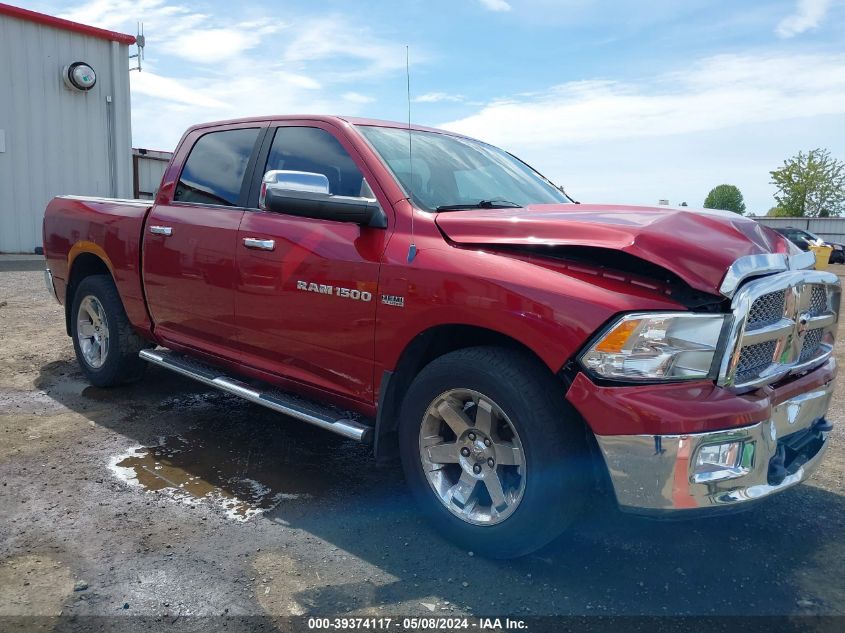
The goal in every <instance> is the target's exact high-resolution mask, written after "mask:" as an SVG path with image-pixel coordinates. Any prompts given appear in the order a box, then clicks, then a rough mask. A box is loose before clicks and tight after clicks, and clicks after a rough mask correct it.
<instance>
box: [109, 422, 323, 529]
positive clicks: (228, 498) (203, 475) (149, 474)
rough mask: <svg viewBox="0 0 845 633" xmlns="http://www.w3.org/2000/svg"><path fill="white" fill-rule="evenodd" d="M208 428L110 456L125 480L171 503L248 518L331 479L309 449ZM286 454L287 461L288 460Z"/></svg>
mask: <svg viewBox="0 0 845 633" xmlns="http://www.w3.org/2000/svg"><path fill="white" fill-rule="evenodd" d="M231 431H232V429H231V427H230V429H229V432H227V430H220V429H218V430H217V431H216V432H215V431H213V430H210V429H208V428H206V429H204V430H198V429H193V430H189V431H186V432H185V433H183V434H180V435H173V436H169V437H163V438H160V440H159V443H158V444H156V445H154V446H139V447H136V448H133V449H130V450H129V451H128V452H126V453H123V454H121V455H118V456H116V457H114V458H112V460H111V462H110V464H109V467H110V469H111V470H112V472H113V473H114V474H115V475H117V476H118V477H119V478H120V479H122V480H123V481H125V482H127V483H129V484H131V485H134V486H139V487H141V488H143V489H144V490H146V491H148V492H153V493H158V494H161V495H164V496H165V497H167V498H169V499H172V500H174V501H178V502H182V503H189V504H208V505H211V506H215V507H218V508H220V509H222V510H223V511H224V513H225V514H226V516H227V517H228V518H231V519H234V520H238V521H246V520H248V519H250V518H251V517H253V516H255V515H256V514H260V513H263V512H266V511H267V510H271V509H273V508H275V507H276V506H278V505H279V504H280V503H282V502H283V501H289V500H295V499H300V498H306V497H310V496H313V495H314V494H319V493H320V492H322V491H323V490H324V489H325V488H326V486H328V485H329V483H330V480H329V478H328V476H327V475H326V474H325V473H323V474H321V473H320V472H319V471H317V470H315V469H314V468H313V466H311V462H310V459H309V456H308V451H302V452H298V451H297V452H293V453H292V452H291V451H290V446H289V445H288V446H287V449H288V450H287V451H280V450H279V448H280V447H278V446H276V441H275V440H276V439H277V438H275V437H274V434H272V433H271V434H269V437H268V436H267V435H268V434H264V437H261V435H262V434H261V433H252V434H250V435H248V436H247V437H244V435H245V433H243V432H231ZM286 458H287V459H286Z"/></svg>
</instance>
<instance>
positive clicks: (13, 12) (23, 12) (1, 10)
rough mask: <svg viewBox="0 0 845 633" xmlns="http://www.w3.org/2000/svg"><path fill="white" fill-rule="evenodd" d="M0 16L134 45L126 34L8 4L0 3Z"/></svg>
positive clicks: (132, 36)
mask: <svg viewBox="0 0 845 633" xmlns="http://www.w3.org/2000/svg"><path fill="white" fill-rule="evenodd" d="M0 15H9V16H11V17H13V18H18V19H21V20H26V21H28V22H35V23H36V24H44V25H46V26H52V27H53V28H56V29H62V30H64V31H74V32H76V33H82V34H83V35H90V36H91V37H99V38H100V39H103V40H110V41H112V42H120V43H121V44H134V43H135V36H134V35H127V34H126V33H118V32H117V31H109V30H107V29H98V28H97V27H95V26H88V25H87V24H80V23H79V22H71V21H70V20H65V19H63V18H57V17H55V16H52V15H47V14H45V13H38V12H37V11H30V10H29V9H22V8H21V7H13V6H12V5H10V4H3V3H2V2H0Z"/></svg>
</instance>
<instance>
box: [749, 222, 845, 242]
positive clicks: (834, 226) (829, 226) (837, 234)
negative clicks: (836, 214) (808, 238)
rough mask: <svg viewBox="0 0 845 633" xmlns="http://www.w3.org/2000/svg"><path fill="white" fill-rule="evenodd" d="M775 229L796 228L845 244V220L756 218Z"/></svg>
mask: <svg viewBox="0 0 845 633" xmlns="http://www.w3.org/2000/svg"><path fill="white" fill-rule="evenodd" d="M754 219H755V220H757V221H758V222H759V223H760V224H765V225H766V226H770V227H772V228H773V229H779V228H786V227H787V226H794V227H795V228H796V229H804V230H805V231H809V232H810V233H815V234H816V235H818V236H819V237H821V238H824V239H826V240H830V241H831V242H836V243H838V244H845V218H754Z"/></svg>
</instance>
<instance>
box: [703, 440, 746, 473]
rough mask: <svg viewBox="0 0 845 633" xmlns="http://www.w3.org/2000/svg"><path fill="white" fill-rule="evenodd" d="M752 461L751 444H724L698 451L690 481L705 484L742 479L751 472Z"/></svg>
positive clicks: (704, 447) (741, 442) (739, 442)
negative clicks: (735, 478)
mask: <svg viewBox="0 0 845 633" xmlns="http://www.w3.org/2000/svg"><path fill="white" fill-rule="evenodd" d="M753 461H754V443H753V442H744V441H736V442H725V443H724V444H710V445H709V446H702V447H701V448H700V449H698V455H697V456H696V459H695V467H694V469H693V474H692V480H693V481H694V482H695V483H707V482H710V481H718V480H720V479H733V478H734V477H742V476H743V475H747V474H748V473H749V472H750V471H751V465H752V463H753Z"/></svg>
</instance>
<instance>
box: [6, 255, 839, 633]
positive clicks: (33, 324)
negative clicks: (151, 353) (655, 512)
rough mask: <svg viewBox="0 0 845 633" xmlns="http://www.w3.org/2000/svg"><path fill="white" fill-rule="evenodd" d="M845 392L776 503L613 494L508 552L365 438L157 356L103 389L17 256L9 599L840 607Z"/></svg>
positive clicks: (12, 280) (22, 602) (399, 611)
mask: <svg viewBox="0 0 845 633" xmlns="http://www.w3.org/2000/svg"><path fill="white" fill-rule="evenodd" d="M832 268H833V269H834V270H838V272H839V274H840V276H842V275H843V274H845V272H844V271H845V267H842V266H836V267H832ZM843 349H845V333H842V334H841V335H840V337H839V344H838V348H837V354H838V357H839V358H840V363H841V362H842V359H843ZM844 392H845V388H843V387H842V382H840V388H839V389H838V391H837V393H836V395H835V403H834V406H833V409H832V411H831V414H830V418H831V420H832V421H833V422H834V424H835V430H834V432H833V436H834V437H833V446H832V447H831V450H830V451H829V453H828V459H827V461H826V462H825V464H824V465H823V467H822V468H821V470H820V471H819V472H818V474H817V475H816V476H815V477H814V478H813V479H812V480H811V481H810V482H809V483H808V484H805V485H801V486H799V487H797V488H795V489H792V490H790V491H788V492H786V493H784V494H782V495H780V496H779V497H778V498H776V499H773V500H772V501H771V502H770V503H768V504H766V505H765V506H763V507H760V508H759V509H757V510H754V511H752V512H750V513H745V514H741V515H735V516H730V517H722V518H718V519H709V520H699V521H693V522H683V523H658V522H652V521H648V520H643V519H636V518H632V517H628V516H625V515H621V514H619V513H618V512H617V511H615V510H614V509H612V508H609V507H597V508H596V509H595V510H594V511H593V512H591V513H590V514H588V515H587V516H585V517H584V519H583V520H582V521H581V522H580V523H579V524H578V525H577V527H576V529H575V530H573V531H572V532H571V533H569V534H568V535H566V536H564V537H562V538H561V539H559V540H558V541H556V542H555V543H553V544H551V545H550V546H548V547H546V548H545V549H544V550H542V551H540V552H538V553H537V554H535V555H533V556H530V557H527V558H525V559H521V560H517V561H511V562H496V561H489V560H485V559H482V558H481V557H479V556H473V555H472V554H471V553H470V552H467V551H465V550H461V549H459V548H456V547H455V546H453V545H451V544H449V543H447V542H445V541H443V540H441V539H440V538H439V537H438V535H437V534H435V533H433V531H432V530H431V529H429V527H428V526H427V525H426V524H425V523H423V522H422V521H421V520H420V518H419V516H418V514H417V513H416V510H415V508H414V506H413V504H412V502H411V499H410V496H409V494H408V492H407V490H406V489H405V487H404V484H403V482H402V475H401V471H400V469H399V468H398V467H395V466H391V467H383V468H376V467H375V465H374V463H373V461H372V460H371V458H370V456H369V454H368V451H367V450H366V449H365V448H363V447H361V446H359V445H356V444H355V443H352V442H349V441H346V440H343V439H340V438H337V437H335V436H333V435H330V434H328V433H325V432H322V431H319V430H317V429H313V428H310V427H304V426H302V425H300V424H297V423H296V422H295V421H292V420H288V419H285V418H282V417H280V416H278V415H274V414H272V413H270V412H268V411H265V410H263V409H261V408H259V407H256V406H253V405H250V404H246V403H242V402H240V401H238V400H236V399H234V398H231V397H229V396H226V395H222V394H219V393H217V392H213V391H207V390H205V389H204V388H203V387H202V386H199V385H197V384H195V383H193V382H190V381H188V380H183V379H181V378H179V377H176V376H174V375H173V374H170V373H167V372H164V371H158V370H155V369H152V368H151V370H150V371H149V372H148V374H147V376H146V378H145V379H144V380H143V381H142V382H140V383H137V384H134V385H132V386H128V387H123V388H118V389H112V390H100V389H96V388H94V387H90V386H88V385H87V384H86V383H85V382H84V381H83V379H82V377H81V375H80V373H79V371H78V369H77V366H76V363H75V361H74V360H73V351H72V347H71V344H70V340H69V339H68V338H67V337H66V336H65V334H64V327H63V319H62V310H61V308H59V306H58V305H56V304H55V303H53V302H52V301H50V300H49V299H48V298H47V297H46V294H45V293H44V291H43V282H42V277H41V274H40V272H35V271H7V272H0V482H2V485H1V486H0V615H10V614H17V615H25V614H41V615H58V614H60V613H62V614H65V615H80V616H84V615H117V614H121V615H123V614H136V615H137V614H141V615H147V616H157V617H161V618H162V620H161V621H164V622H168V621H173V619H175V618H178V617H183V616H185V615H190V614H204V615H214V614H222V613H228V614H230V615H248V614H255V615H267V614H269V615H273V616H284V615H291V614H307V615H313V614H319V615H324V614H372V615H388V614H390V615H412V614H417V615H432V614H434V615H444V614H474V615H490V614H496V615H504V614H519V615H543V614H582V615H591V614H599V615H610V614H654V615H663V614H763V615H781V614H840V615H842V614H845V581H843V579H842V570H843V569H845V565H843V562H845V496H843V473H845V459H844V458H845V397H843V396H845V393H844ZM145 447H146V448H145ZM75 583H80V584H78V585H77V588H81V587H82V586H83V585H85V586H86V587H87V588H85V589H82V590H79V591H74V584H75ZM165 614H166V617H165Z"/></svg>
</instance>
